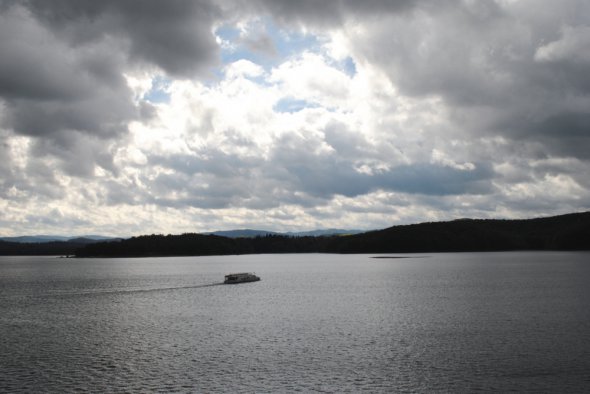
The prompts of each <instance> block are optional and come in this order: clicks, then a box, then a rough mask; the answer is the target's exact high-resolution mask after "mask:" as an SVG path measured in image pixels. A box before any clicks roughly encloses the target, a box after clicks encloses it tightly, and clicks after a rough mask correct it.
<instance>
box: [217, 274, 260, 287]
mask: <svg viewBox="0 0 590 394" xmlns="http://www.w3.org/2000/svg"><path fill="white" fill-rule="evenodd" d="M259 280H260V277H259V276H256V274H253V273H251V272H240V273H237V274H229V275H225V280H224V281H223V283H225V284H226V285H233V284H237V283H246V282H256V281H259Z"/></svg>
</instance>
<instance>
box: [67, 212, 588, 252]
mask: <svg viewBox="0 0 590 394" xmlns="http://www.w3.org/2000/svg"><path fill="white" fill-rule="evenodd" d="M502 250H590V212H584V213H575V214H568V215H561V216H554V217H549V218H540V219H527V220H491V219H490V220H479V219H462V220H455V221H450V222H435V223H421V224H413V225H404V226H394V227H390V228H387V229H384V230H379V231H371V232H367V233H363V234H356V235H347V236H330V237H289V236H282V235H267V236H264V237H255V238H233V239H232V238H226V237H220V236H216V235H203V234H182V235H147V236H140V237H134V238H130V239H126V240H122V241H115V242H101V243H95V244H92V245H87V246H85V247H83V248H81V249H79V250H78V252H77V253H76V254H77V256H81V257H88V256H101V257H140V256H197V255H224V254H248V253H314V252H322V253H403V252H408V253H409V252H418V253H421V252H467V251H502Z"/></svg>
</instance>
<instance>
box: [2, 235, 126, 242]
mask: <svg viewBox="0 0 590 394" xmlns="http://www.w3.org/2000/svg"><path fill="white" fill-rule="evenodd" d="M114 239H120V238H113V237H105V236H102V235H82V236H79V237H65V236H61V235H23V236H20V237H0V241H5V242H17V243H47V242H77V243H92V242H102V241H109V240H114Z"/></svg>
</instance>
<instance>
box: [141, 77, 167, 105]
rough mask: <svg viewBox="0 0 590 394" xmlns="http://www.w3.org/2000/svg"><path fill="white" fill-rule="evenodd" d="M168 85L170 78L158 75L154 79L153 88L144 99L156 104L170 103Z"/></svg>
mask: <svg viewBox="0 0 590 394" xmlns="http://www.w3.org/2000/svg"><path fill="white" fill-rule="evenodd" d="M168 86H170V80H169V79H168V78H165V77H163V76H160V75H158V76H157V77H155V78H154V79H153V80H152V88H151V89H150V91H149V92H147V93H146V94H145V95H144V96H143V99H144V100H147V101H149V102H151V103H154V104H158V103H169V102H170V94H169V93H168V92H167V89H168Z"/></svg>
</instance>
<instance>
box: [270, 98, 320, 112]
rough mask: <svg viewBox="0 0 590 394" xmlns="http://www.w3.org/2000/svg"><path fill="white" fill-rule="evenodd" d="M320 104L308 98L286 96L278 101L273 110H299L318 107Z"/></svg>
mask: <svg viewBox="0 0 590 394" xmlns="http://www.w3.org/2000/svg"><path fill="white" fill-rule="evenodd" d="M317 107H318V105H317V104H316V103H312V102H309V101H306V100H300V99H296V98H293V97H285V98H282V99H280V100H279V101H277V103H276V104H275V106H274V107H273V110H274V111H275V112H289V113H294V112H299V111H301V110H304V109H306V108H317Z"/></svg>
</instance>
